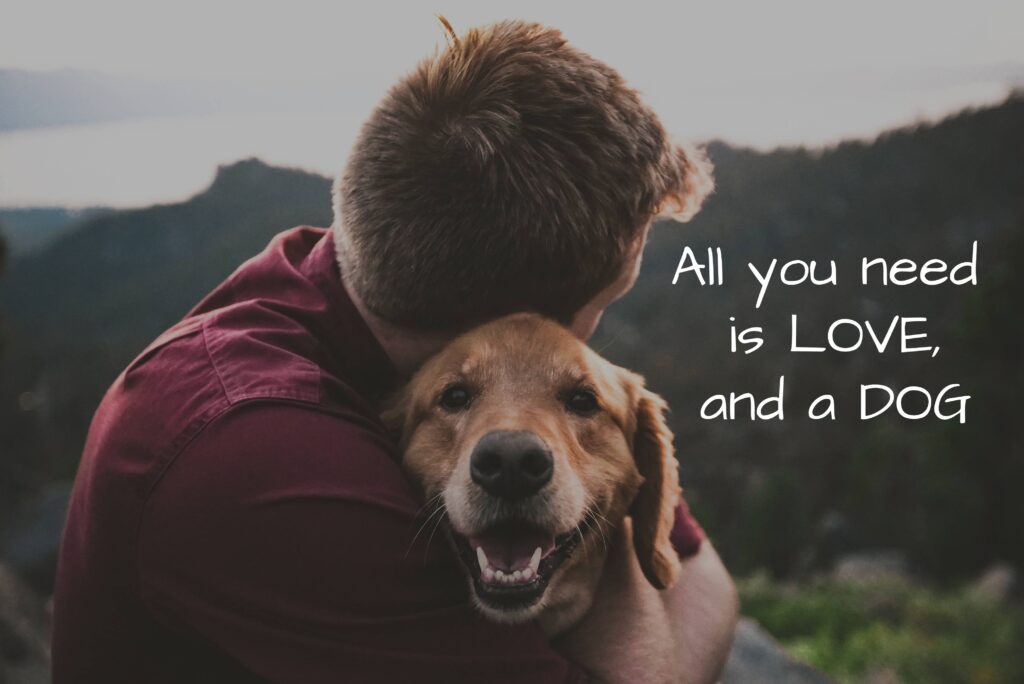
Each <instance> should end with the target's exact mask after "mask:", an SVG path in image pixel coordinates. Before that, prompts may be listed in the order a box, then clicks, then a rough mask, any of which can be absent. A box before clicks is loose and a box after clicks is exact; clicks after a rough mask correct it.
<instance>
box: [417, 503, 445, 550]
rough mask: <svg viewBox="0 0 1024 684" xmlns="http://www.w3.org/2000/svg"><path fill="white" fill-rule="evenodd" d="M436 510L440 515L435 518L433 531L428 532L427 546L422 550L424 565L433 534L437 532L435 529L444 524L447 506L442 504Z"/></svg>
mask: <svg viewBox="0 0 1024 684" xmlns="http://www.w3.org/2000/svg"><path fill="white" fill-rule="evenodd" d="M437 510H439V511H441V513H442V514H441V515H439V516H437V519H436V521H435V522H434V529H432V530H431V531H430V536H429V537H427V546H426V548H424V549H423V562H424V563H426V562H427V551H429V550H430V542H432V541H434V534H435V533H436V532H437V528H438V527H440V526H441V523H442V522H444V518H445V515H444V514H446V513H448V506H447V505H446V504H443V503H442V504H441V507H440V508H438V509H437Z"/></svg>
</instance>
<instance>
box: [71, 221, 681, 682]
mask: <svg viewBox="0 0 1024 684" xmlns="http://www.w3.org/2000/svg"><path fill="white" fill-rule="evenodd" d="M394 382H395V374H394V370H393V368H392V367H391V364H390V362H389V360H388V358H387V357H386V355H385V354H384V351H383V350H382V349H381V347H380V346H379V345H378V344H377V342H376V340H375V339H374V337H373V335H372V334H371V333H370V331H369V329H368V328H367V327H366V325H365V323H364V322H363V321H362V319H361V318H360V317H359V314H358V313H357V312H356V310H355V308H354V307H353V305H352V303H351V301H350V300H349V298H348V296H347V294H346V292H345V289H344V287H343V285H342V282H341V276H340V274H339V272H338V268H337V265H336V262H335V259H334V244H333V241H332V238H331V235H330V234H329V233H325V232H324V231H323V230H319V229H313V228H297V229H294V230H291V231H288V232H286V233H282V234H281V235H279V236H277V238H275V239H274V240H273V241H272V242H271V244H270V245H269V246H268V247H267V249H266V250H265V251H264V252H263V253H262V254H260V255H259V256H257V257H255V258H253V259H251V260H250V261H248V262H247V263H246V264H244V265H243V266H242V267H241V268H239V269H238V270H237V271H236V272H235V273H234V274H233V275H232V276H231V277H230V278H228V280H227V281H225V282H224V283H223V284H222V285H221V286H219V287H218V288H217V289H216V290H214V291H213V292H212V293H211V294H210V295H209V296H208V297H207V298H206V299H205V300H203V301H202V302H201V303H200V304H199V305H198V306H197V307H196V308H195V309H194V310H193V311H192V312H190V313H189V314H188V316H186V317H185V319H184V320H182V321H181V322H180V323H178V324H177V325H175V326H174V327H173V328H171V329H170V330H168V331H167V332H166V333H164V334H163V335H161V336H160V337H159V338H158V339H157V340H156V341H155V342H153V343H152V344H151V345H150V346H149V347H148V348H147V349H146V350H145V351H144V352H143V353H142V354H141V355H140V356H139V357H138V358H137V359H135V360H134V361H133V362H132V363H131V365H130V366H128V368H127V369H126V370H125V371H124V372H123V373H122V374H121V376H120V377H118V379H117V380H116V381H115V382H114V384H113V386H112V387H111V388H110V390H109V391H108V392H107V395H106V396H105V397H104V399H103V402H102V403H101V404H100V407H99V409H98V410H97V412H96V416H95V418H94V419H93V423H92V427H91V429H90V431H89V438H88V440H87V442H86V446H85V453H84V455H83V457H82V462H81V465H80V467H79V471H78V476H77V480H76V482H75V488H74V494H73V496H72V501H71V509H70V513H69V517H68V522H67V528H66V530H65V533H64V540H63V545H62V549H61V556H60V562H59V567H58V577H57V589H56V597H55V627H54V638H53V667H54V681H55V683H56V684H64V683H66V682H103V683H104V684H109V683H121V682H126V683H135V682H139V683H142V682H147V683H159V682H190V683H191V682H206V681H209V682H218V683H228V682H243V681H245V682H248V681H265V680H270V681H274V682H302V683H303V684H315V683H317V682H331V683H332V684H333V683H335V682H406V681H417V682H435V681H436V682H445V683H446V684H451V682H457V681H487V682H490V683H492V684H499V683H501V682H526V681H529V682H566V681H578V680H581V679H582V676H581V673H580V672H579V671H578V669H576V668H575V667H574V666H573V665H572V664H570V663H569V662H567V661H566V660H565V659H563V658H562V657H561V656H560V655H558V654H557V653H556V652H555V651H553V650H552V649H551V647H550V646H549V645H548V644H547V643H546V641H545V640H544V638H543V637H542V636H541V634H540V633H539V631H538V630H537V629H536V628H535V627H533V626H532V625H520V626H508V625H497V624H493V623H490V622H488V621H486V620H484V619H483V618H482V617H480V616H479V615H477V613H476V612H474V610H473V608H472V607H471V606H470V604H469V599H468V595H467V588H466V585H465V580H464V579H463V575H462V572H461V570H460V569H459V568H458V567H457V560H456V559H455V557H454V554H453V553H452V552H451V551H450V550H449V548H448V547H447V545H446V543H445V542H444V540H443V539H442V536H443V535H442V534H440V533H438V534H437V535H434V534H433V531H432V530H431V529H427V530H424V531H423V533H421V534H420V535H419V536H418V537H417V536H416V532H417V529H418V528H419V527H420V525H421V524H422V523H423V520H422V516H420V515H418V513H419V511H420V508H421V506H420V504H419V503H418V502H417V501H416V499H415V497H414V495H413V492H412V489H411V488H410V487H409V485H408V483H407V481H406V480H405V478H404V476H403V474H402V470H401V468H400V465H399V461H398V459H397V456H396V454H395V451H394V445H393V443H392V442H391V441H390V440H389V439H388V436H387V433H386V431H385V430H384V427H383V426H382V425H381V423H380V421H379V419H378V417H377V409H376V407H375V405H374V400H375V398H377V397H379V396H380V395H381V394H382V393H383V392H385V391H387V390H389V389H391V388H392V387H393V385H394ZM674 535H675V542H676V547H677V549H678V550H679V552H680V553H681V554H682V555H688V554H691V553H694V552H695V551H696V549H697V547H698V546H699V544H700V540H701V532H700V529H699V527H698V526H697V525H696V523H695V522H694V521H693V520H692V518H690V516H689V514H688V512H687V511H686V510H685V506H683V507H681V508H680V510H679V515H678V516H677V524H676V529H675V532H674ZM414 537H415V538H416V539H415V541H414Z"/></svg>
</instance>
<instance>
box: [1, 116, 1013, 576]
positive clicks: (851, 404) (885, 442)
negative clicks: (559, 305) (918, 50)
mask: <svg viewBox="0 0 1024 684" xmlns="http://www.w3.org/2000/svg"><path fill="white" fill-rule="evenodd" d="M709 154H710V156H711V157H712V159H713V161H714V162H715V165H716V170H717V183H718V189H717V191H716V193H715V195H714V196H713V197H712V198H711V199H710V200H709V202H708V203H707V206H706V207H705V209H704V210H703V211H702V212H701V214H700V215H699V216H698V217H697V219H696V220H694V221H693V222H692V223H690V224H687V225H675V224H664V225H659V226H657V227H656V228H655V229H654V231H653V232H652V236H651V239H650V243H649V245H648V248H647V251H646V253H645V261H644V271H643V276H642V277H641V279H640V282H639V283H638V284H637V287H636V288H635V290H634V291H633V292H632V293H631V294H630V295H629V296H628V297H626V298H625V299H624V300H623V301H621V302H620V303H618V304H616V305H615V306H614V307H613V308H612V309H611V310H610V311H609V312H608V314H607V316H606V320H605V322H604V324H603V325H602V328H601V330H600V331H599V333H598V335H597V336H596V338H595V340H594V347H595V348H596V349H598V350H601V351H602V353H604V354H605V355H607V356H609V357H610V358H612V359H613V360H615V361H616V362H619V363H623V364H625V365H628V366H630V367H633V368H635V369H637V370H638V371H640V372H642V373H643V374H645V375H646V376H647V377H648V379H649V380H650V384H651V386H652V387H653V388H654V389H655V390H656V391H658V392H660V393H662V394H663V395H665V396H666V398H668V400H669V402H670V404H671V405H672V407H673V413H672V418H671V420H672V425H673V428H674V430H675V432H676V435H677V444H678V447H679V453H680V458H681V460H682V463H683V483H684V486H685V487H686V488H687V498H688V500H689V501H690V502H691V505H692V506H693V507H694V509H695V510H696V511H697V514H698V517H699V519H700V520H701V521H702V523H703V524H704V525H705V527H706V528H707V530H708V531H709V533H710V534H711V536H712V537H713V539H714V540H715V542H716V545H717V546H718V547H719V548H720V550H721V551H722V553H723V555H724V556H725V557H726V559H727V561H728V562H729V563H730V567H732V568H733V569H734V570H736V571H740V572H745V571H749V570H752V569H755V568H758V567H765V568H768V569H770V570H772V571H773V572H775V573H777V574H780V575H785V574H791V573H794V572H801V571H803V570H805V569H807V568H809V567H813V566H814V564H815V563H816V562H821V560H822V554H823V553H824V551H823V549H824V548H826V547H829V548H831V547H832V546H835V544H834V543H833V542H834V539H832V541H829V539H824V538H823V535H826V536H827V534H826V533H827V532H828V530H823V525H822V524H820V523H819V521H823V520H833V521H834V520H841V521H842V525H841V527H842V528H843V530H845V531H844V533H843V535H842V536H843V541H842V546H843V548H864V547H893V548H900V549H903V550H905V551H906V552H907V553H908V554H909V555H910V557H911V560H912V562H913V563H914V564H915V566H916V567H917V568H918V569H920V570H921V571H922V572H926V573H928V574H931V575H933V576H936V577H945V576H953V575H958V574H965V573H968V572H972V571H974V570H975V569H977V568H978V567H980V566H981V565H983V564H985V563H986V562H988V561H991V560H993V559H996V558H1002V559H1007V560H1011V561H1013V562H1016V563H1018V564H1024V557H1022V556H1024V543H1022V541H1024V540H1022V539H1021V530H1024V503H1022V502H1024V499H1022V498H1021V497H1019V496H1018V495H1017V493H1016V489H1015V488H1016V487H1019V485H1020V483H1021V482H1022V481H1024V472H1022V467H1024V459H1021V458H1020V454H1021V451H1020V446H1019V445H1020V444H1021V443H1024V434H1022V432H1024V431H1022V428H1021V427H1020V425H1021V423H1020V421H1019V419H1018V418H1017V417H1016V415H1015V407H1016V405H1017V404H1018V403H1019V396H1017V395H1018V394H1019V389H1018V388H1019V387H1020V386H1022V384H1024V372H1022V364H1021V357H1020V353H1019V341H1020V339H1021V335H1022V334H1024V330H1021V329H1020V325H1021V323H1020V320H1021V318H1020V316H1019V315H1016V314H1015V312H1016V310H1017V309H1019V302H1020V300H1021V295H1024V292H1022V288H1024V284H1022V281H1021V274H1022V273H1024V231H1022V228H1024V203H1022V198H1024V165H1022V164H1021V163H1020V161H1021V159H1024V98H1021V97H1011V98H1010V99H1008V100H1007V101H1006V102H1004V103H1003V104H1001V105H999V106H994V107H989V108H985V109H978V110H970V111H965V112H963V113H961V114H958V115H956V116H953V117H950V118H948V119H946V120H944V121H942V122H939V123H937V124H934V125H922V126H915V127H908V128H904V129H900V130H896V131H892V132H890V133H886V134H884V135H882V136H879V137H878V138H877V139H875V140H872V141H855V142H848V143H843V144H840V145H837V146H835V147H830V148H827V149H815V150H809V149H803V148H792V149H780V150H776V151H773V152H769V153H760V152H755V151H752V150H748V149H742V148H735V147H731V146H729V145H726V144H724V143H713V144H711V145H710V146H709ZM329 222H330V182H329V180H328V179H326V178H323V177H321V176H316V175H312V174H308V173H304V172H301V171H295V170H287V169H278V168H272V167H269V166H266V165H264V164H262V163H261V162H259V161H256V160H248V161H244V162H240V163H238V164H234V165H231V166H227V167H223V168H222V169H220V171H219V172H218V174H217V177H216V179H215V180H214V182H213V184H212V185H211V186H210V188H208V189H207V190H206V191H204V192H202V193H200V194H198V195H196V196H195V197H193V198H192V199H190V200H188V201H187V202H184V203H180V204H170V205H160V206H154V207H150V208H147V209H141V210H135V211H125V212H116V213H111V214H108V215H104V216H97V217H94V218H92V219H90V220H86V221H83V222H81V223H79V224H78V225H77V227H76V229H75V230H73V231H72V232H70V233H68V234H66V235H63V236H61V237H59V238H58V239H56V240H55V241H54V242H52V243H51V244H49V245H48V246H46V247H44V248H42V249H40V250H39V251H37V252H34V253H32V254H29V255H27V256H25V257H23V258H20V259H16V260H14V261H13V262H12V263H11V264H10V266H9V269H8V273H7V275H6V277H5V279H4V280H3V281H0V287H2V293H0V320H2V321H3V322H4V323H5V324H6V328H7V329H6V331H5V337H6V339H7V344H6V348H5V350H4V353H3V357H2V358H0V407H2V410H0V444H2V445H3V447H2V449H3V451H2V452H0V475H2V477H0V488H4V487H6V491H0V501H3V500H4V499H5V496H6V497H7V500H8V501H10V500H13V497H14V495H15V494H16V493H18V492H24V491H26V490H29V489H31V488H33V487H38V486H40V485H41V483H43V482H46V481H49V480H52V479H54V478H67V477H69V476H70V475H71V474H72V473H73V471H74V467H75V463H76V460H77V458H78V454H79V452H80V450H81V444H82V440H83V437H84V434H85V431H86V428H87V425H88V421H89V418H90V416H91V414H92V411H93V410H94V408H95V405H96V403H97V402H98V401H99V398H100V396H101V395H102V393H103V391H104V389H105V388H106V386H107V385H108V384H109V383H110V381H111V380H112V379H113V378H114V377H115V376H116V374H117V373H118V372H119V371H120V369H121V368H122V367H123V366H124V365H125V364H126V363H127V362H128V361H129V360H130V359H131V358H132V356H133V355H134V354H136V353H137V352H138V351H139V350H140V349H141V348H142V347H143V346H144V345H145V344H146V343H147V342H148V341H149V340H150V339H152V338H153V337H154V336H155V335H157V334H158V333H159V332H160V331H161V330H163V329H164V328H166V327H167V326H169V325H170V324H172V323H173V322H174V321H175V320H176V319H177V318H179V317H180V316H181V315H182V314H183V313H185V312H186V311H187V310H188V309H189V308H190V307H191V306H192V305H193V304H194V303H195V302H197V301H198V300H199V299H200V298H201V297H202V296H203V295H204V294H205V293H206V292H207V291H208V290H209V289H210V288H212V287H213V286H214V285H216V284H217V283H218V282H219V281H221V280H222V279H223V278H224V277H226V276H227V275H228V274H229V273H230V272H231V271H232V270H233V269H234V268H235V267H237V266H238V265H239V264H240V263H241V262H242V261H244V260H245V259H246V258H248V257H250V256H252V255H253V254H255V253H257V252H258V251H259V250H260V249H261V248H262V247H263V246H264V245H265V244H266V242H267V241H268V240H269V239H270V237H271V236H272V235H274V234H275V233H276V232H278V231H280V230H284V229H286V228H289V227H291V226H294V225H297V224H302V223H308V224H313V225H328V224H329ZM975 240H977V241H978V242H979V248H978V250H979V256H978V264H979V266H978V268H979V284H978V286H977V287H963V288H955V287H952V286H948V285H947V286H939V287H934V288H932V287H923V286H915V287H904V288H898V287H891V286H890V287H881V286H876V285H872V286H868V287H861V286H860V285H859V284H858V282H857V281H858V276H859V260H860V259H861V257H864V256H868V257H885V258H887V259H890V260H894V259H897V258H901V257H907V258H912V259H915V260H917V261H918V262H919V263H920V262H923V261H924V260H926V259H930V258H942V259H945V260H947V261H949V262H950V263H957V262H960V261H963V260H964V259H965V258H968V257H969V256H970V250H971V245H972V243H973V242H974V241H975ZM685 246H690V247H691V248H692V249H693V250H694V252H695V253H696V254H697V255H703V254H704V250H705V249H706V248H708V247H721V248H722V250H723V258H724V261H725V283H726V285H725V286H722V287H712V286H705V287H701V286H699V285H698V284H697V283H696V282H695V280H694V279H693V278H692V277H688V278H682V279H680V282H679V284H677V285H675V286H673V285H672V284H671V281H672V278H673V275H674V273H675V270H676V267H677V264H678V262H679V259H680V255H681V253H682V250H683V248H684V247H685ZM773 257H776V258H778V259H779V260H780V262H785V261H788V260H791V259H798V258H800V259H808V260H809V259H814V260H816V261H817V262H818V264H827V263H828V260H829V259H833V258H834V259H835V260H836V261H837V268H838V272H839V282H838V284H837V285H835V286H827V287H808V286H801V287H798V286H794V287H784V286H779V285H778V284H775V285H773V286H772V287H771V288H769V290H768V293H767V294H766V296H765V301H764V304H763V306H762V307H761V308H760V309H755V307H754V305H753V302H754V300H755V298H756V295H757V290H756V287H754V285H755V283H754V280H753V278H752V277H751V275H750V273H749V272H748V271H747V268H746V265H745V262H747V261H748V260H749V261H753V262H754V263H755V264H756V265H758V266H759V267H761V268H763V267H765V266H767V264H768V263H769V262H770V260H771V258H773ZM791 313H798V314H799V316H800V324H801V329H802V330H805V331H806V334H807V336H808V337H811V336H817V338H818V339H821V337H822V336H823V335H824V334H825V332H826V331H827V328H828V325H829V323H830V322H831V321H833V320H835V319H836V318H840V317H848V318H851V319H860V320H864V319H868V320H870V321H872V322H873V323H874V324H875V325H882V326H885V325H887V324H888V321H889V319H890V318H891V317H892V316H893V315H897V314H899V315H906V316H925V317H928V319H929V322H928V325H927V331H928V334H929V337H930V338H934V339H935V340H936V343H937V344H940V345H941V347H942V352H941V354H940V355H939V356H938V357H936V358H935V359H931V358H921V357H922V356H926V355H918V354H899V353H895V352H893V351H892V350H889V351H886V352H885V353H882V354H878V353H874V352H868V351H863V350H862V351H860V352H858V353H855V354H843V353H839V352H828V353H821V354H793V353H790V352H788V351H787V343H788V327H789V323H790V318H789V317H790V314H791ZM730 316H733V317H735V318H736V322H737V325H739V326H741V327H747V326H762V327H763V328H764V329H765V338H766V343H765V346H764V348H763V349H761V350H759V351H758V352H756V353H754V354H751V355H745V354H742V353H736V354H734V353H730V351H729V324H730V320H729V317H730ZM780 375H785V376H786V387H787V402H786V410H787V415H786V420H785V421H782V422H779V421H751V420H749V418H744V419H739V420H735V421H723V420H715V421H705V420H702V419H701V418H700V408H701V404H702V402H703V400H704V399H705V398H706V397H708V396H709V395H712V394H715V393H721V392H724V393H728V392H729V391H732V390H735V391H737V392H745V391H750V392H754V393H755V394H757V395H758V396H759V397H763V396H767V394H768V393H770V392H771V391H773V390H774V389H775V388H776V387H777V382H778V378H779V376H780ZM861 383H885V384H887V385H890V386H892V387H896V388H900V387H902V386H904V385H910V384H917V385H921V386H922V387H928V388H929V389H933V390H936V391H937V390H938V389H940V388H941V387H943V386H944V385H946V384H949V383H960V384H961V386H962V389H963V390H964V391H965V392H966V393H967V394H971V395H972V399H971V400H970V403H969V405H968V416H969V418H968V421H967V423H965V424H964V425H960V424H959V423H956V422H942V421H938V420H936V419H934V418H932V419H929V420H923V421H920V422H912V421H907V420H902V419H898V418H895V417H894V416H893V414H892V413H891V412H890V413H889V414H887V415H886V416H885V417H882V418H878V419H875V420H873V421H861V420H859V418H858V416H857V407H856V399H857V390H858V386H859V385H860V384H861ZM825 392H831V393H833V394H835V395H836V401H837V417H836V419H835V420H824V421H810V420H809V419H808V418H806V416H805V413H804V412H805V407H806V405H807V403H808V402H809V401H810V399H811V398H812V397H814V396H816V395H818V394H822V393H825ZM833 527H835V526H833ZM833 537H834V535H833ZM830 539H831V538H830Z"/></svg>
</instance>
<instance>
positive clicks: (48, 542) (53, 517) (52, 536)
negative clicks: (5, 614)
mask: <svg viewBox="0 0 1024 684" xmlns="http://www.w3.org/2000/svg"><path fill="white" fill-rule="evenodd" d="M70 497H71V483H69V482H57V483H54V484H51V485H49V486H48V487H46V488H45V489H43V491H42V492H40V493H39V495H38V496H37V497H36V498H35V499H34V500H33V501H32V502H30V503H29V504H28V505H27V506H25V507H23V508H22V509H21V511H19V512H18V514H17V515H16V516H15V518H14V520H13V521H12V522H11V524H10V525H8V526H7V529H6V534H5V535H4V537H3V539H2V543H0V558H3V559H4V562H5V563H7V565H8V566H9V567H10V568H12V569H13V570H14V571H15V572H16V573H17V574H18V575H19V576H20V577H21V578H22V579H23V580H25V581H26V582H28V583H29V584H30V585H31V586H32V588H33V589H35V590H36V591H37V592H40V593H43V594H48V593H51V592H52V590H53V579H54V573H55V572H56V567H57V551H58V549H59V547H60V536H61V532H62V531H63V530H64V520H65V518H66V517H67V510H68V500H69V499H70Z"/></svg>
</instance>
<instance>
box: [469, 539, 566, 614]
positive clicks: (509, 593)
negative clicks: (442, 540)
mask: <svg viewBox="0 0 1024 684" xmlns="http://www.w3.org/2000/svg"><path fill="white" fill-rule="evenodd" d="M581 535H582V533H581V532H580V531H579V529H578V528H576V529H573V530H572V531H570V532H567V533H566V534H562V535H558V536H553V535H552V534H551V533H549V532H547V531H545V530H542V529H540V528H538V527H537V526H535V525H532V524H530V523H526V522H520V521H506V522H502V523H498V524H496V525H493V526H491V527H489V528H488V529H487V530H485V531H484V532H483V533H481V534H479V535H474V536H471V537H465V536H463V535H461V534H458V533H456V532H454V531H453V532H452V538H453V539H454V540H455V545H456V548H457V549H458V552H459V557H460V558H461V559H462V562H463V563H464V564H465V566H466V568H467V569H468V570H469V574H470V576H471V577H472V578H473V585H474V587H475V588H476V594H477V598H479V599H480V600H481V601H482V602H484V603H486V604H488V605H490V606H492V607H494V608H499V609H503V610H515V609H521V608H527V607H529V606H530V605H532V604H533V603H535V602H536V601H538V600H539V599H540V597H541V596H543V595H544V590H545V589H547V586H548V582H549V581H550V580H551V577H552V575H554V574H555V571H556V570H558V568H559V567H561V565H562V563H564V562H565V561H566V560H567V559H568V558H569V557H570V556H571V555H572V552H573V551H574V550H575V549H576V547H577V546H578V545H579V543H580V541H581V539H582V536H581Z"/></svg>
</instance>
